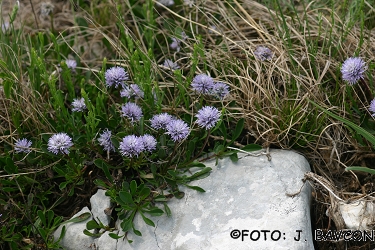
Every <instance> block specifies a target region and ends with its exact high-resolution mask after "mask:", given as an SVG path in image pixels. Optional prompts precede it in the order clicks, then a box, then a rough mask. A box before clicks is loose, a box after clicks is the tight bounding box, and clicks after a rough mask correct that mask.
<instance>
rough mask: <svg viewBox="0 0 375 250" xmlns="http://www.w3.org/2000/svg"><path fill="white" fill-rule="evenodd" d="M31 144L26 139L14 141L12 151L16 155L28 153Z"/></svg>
mask: <svg viewBox="0 0 375 250" xmlns="http://www.w3.org/2000/svg"><path fill="white" fill-rule="evenodd" d="M31 144H32V142H31V141H29V140H27V139H25V138H24V139H21V140H16V143H15V145H14V151H15V152H16V153H22V152H23V153H29V152H31V150H30V147H31Z"/></svg>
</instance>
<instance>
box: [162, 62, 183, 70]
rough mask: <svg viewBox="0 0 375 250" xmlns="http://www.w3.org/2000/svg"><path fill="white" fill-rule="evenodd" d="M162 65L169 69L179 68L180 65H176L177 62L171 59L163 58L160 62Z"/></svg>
mask: <svg viewBox="0 0 375 250" xmlns="http://www.w3.org/2000/svg"><path fill="white" fill-rule="evenodd" d="M162 66H164V67H166V68H168V69H170V70H176V69H179V68H180V66H178V64H177V63H175V62H173V61H172V60H169V59H165V61H164V63H163V64H162Z"/></svg>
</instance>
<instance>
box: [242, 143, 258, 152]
mask: <svg viewBox="0 0 375 250" xmlns="http://www.w3.org/2000/svg"><path fill="white" fill-rule="evenodd" d="M261 149H262V146H260V145H258V144H247V145H246V146H245V147H243V148H241V150H244V151H246V152H252V151H258V150H261Z"/></svg>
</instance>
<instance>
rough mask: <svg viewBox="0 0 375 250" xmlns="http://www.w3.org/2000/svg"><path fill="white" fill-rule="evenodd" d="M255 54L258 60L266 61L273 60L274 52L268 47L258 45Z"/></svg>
mask: <svg viewBox="0 0 375 250" xmlns="http://www.w3.org/2000/svg"><path fill="white" fill-rule="evenodd" d="M254 55H255V57H256V58H257V59H258V60H261V61H264V60H271V59H272V56H273V53H272V50H270V49H269V48H267V47H264V46H258V47H257V48H256V49H255V51H254Z"/></svg>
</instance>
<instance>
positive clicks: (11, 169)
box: [4, 157, 18, 174]
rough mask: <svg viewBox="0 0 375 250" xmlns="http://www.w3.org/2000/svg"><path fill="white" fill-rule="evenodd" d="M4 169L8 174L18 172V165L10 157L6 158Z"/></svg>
mask: <svg viewBox="0 0 375 250" xmlns="http://www.w3.org/2000/svg"><path fill="white" fill-rule="evenodd" d="M4 170H5V172H7V173H8V174H17V173H18V167H17V166H16V165H14V162H13V160H12V159H11V158H10V157H7V158H5V167H4Z"/></svg>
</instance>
